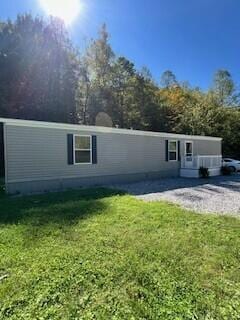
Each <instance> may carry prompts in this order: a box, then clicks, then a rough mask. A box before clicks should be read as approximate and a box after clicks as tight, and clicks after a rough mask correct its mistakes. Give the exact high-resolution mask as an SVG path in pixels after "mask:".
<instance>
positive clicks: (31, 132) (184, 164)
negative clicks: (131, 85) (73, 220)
mask: <svg viewBox="0 0 240 320" xmlns="http://www.w3.org/2000/svg"><path fill="white" fill-rule="evenodd" d="M0 124H1V127H2V141H3V143H2V144H3V146H2V148H1V154H2V156H1V157H0V159H2V160H1V162H3V163H2V164H1V167H2V168H4V176H5V186H6V190H7V192H8V193H10V194H16V193H21V194H28V193H35V192H46V191H52V190H62V189H67V188H75V187H80V186H88V185H102V184H109V183H115V182H117V183H119V182H130V181H136V180H143V179H160V178H163V177H178V176H180V175H181V176H188V177H198V171H199V167H200V166H204V167H207V168H208V169H209V171H210V174H211V175H218V174H219V173H220V167H221V158H222V151H221V144H222V143H221V140H222V139H221V138H217V137H206V136H190V135H183V134H171V133H163V132H147V131H139V130H128V129H117V128H107V127H97V126H83V125H73V124H60V123H49V122H41V121H28V120H16V119H5V118H0Z"/></svg>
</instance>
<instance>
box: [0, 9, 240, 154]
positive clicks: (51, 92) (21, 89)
mask: <svg viewBox="0 0 240 320" xmlns="http://www.w3.org/2000/svg"><path fill="white" fill-rule="evenodd" d="M239 101H240V99H239V92H238V88H237V86H236V84H235V83H234V81H233V79H232V77H231V74H230V73H229V72H228V71H227V70H222V69H220V70H217V71H216V73H215V75H214V76H213V81H212V85H211V87H210V88H209V89H208V90H207V91H203V90H201V89H200V88H195V87H192V86H191V85H190V84H188V83H187V82H179V81H178V79H177V78H176V76H175V75H174V73H173V72H172V71H170V70H167V71H164V72H163V74H162V75H161V77H160V79H159V83H157V82H156V81H155V80H154V79H153V78H152V76H151V73H150V72H149V70H148V69H147V68H146V67H143V68H142V69H141V70H137V69H136V67H135V66H134V64H133V63H132V62H131V61H129V60H128V59H127V58H126V57H123V56H117V55H116V54H115V53H114V52H113V49H112V48H111V45H110V42H109V34H108V32H107V29H106V26H105V25H103V26H102V27H101V28H100V31H99V36H98V37H97V39H93V40H91V41H89V43H88V45H87V46H86V49H85V50H84V52H79V49H78V48H77V47H76V46H75V45H73V43H72V42H71V40H70V37H69V35H68V33H67V31H66V29H65V27H64V25H63V23H62V22H61V21H60V20H59V19H54V18H49V19H43V18H41V17H33V16H31V15H29V14H26V15H19V16H18V17H17V18H16V20H15V21H11V20H8V21H0V117H10V118H20V119H34V120H43V121H54V122H69V123H80V124H95V119H96V116H97V114H99V112H105V113H107V114H108V115H109V116H110V117H111V119H112V121H113V125H114V126H118V127H120V128H134V129H141V130H152V131H165V132H174V133H186V134H197V135H198V134H200V135H211V136H221V137H223V151H224V154H225V155H228V156H234V157H240V108H239V105H240V102H239Z"/></svg>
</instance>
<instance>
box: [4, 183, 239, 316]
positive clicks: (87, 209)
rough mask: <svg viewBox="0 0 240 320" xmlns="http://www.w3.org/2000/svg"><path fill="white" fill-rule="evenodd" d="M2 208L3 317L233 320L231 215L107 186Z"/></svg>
mask: <svg viewBox="0 0 240 320" xmlns="http://www.w3.org/2000/svg"><path fill="white" fill-rule="evenodd" d="M0 208H1V215H0V227H1V228H0V229H1V232H0V243H1V246H0V257H1V258H0V277H1V276H7V277H6V278H5V279H3V280H1V282H0V318H1V319H2V320H5V319H9V320H11V319H24V320H28V319H29V320H32V319H51V320H54V319H104V320H105V319H121V320H122V319H164V320H173V319H181V320H187V319H189V320H190V319H218V320H228V319H231V320H237V319H239V310H240V304H239V301H240V300H239V291H240V278H239V250H240V233H239V230H240V221H239V220H238V219H234V218H230V217H217V216H213V215H198V214H195V213H191V212H189V211H185V210H182V209H180V208H179V207H176V206H174V205H169V204H166V203H163V202H159V203H156V202H155V203H144V202H143V201H139V200H136V199H134V198H133V197H130V196H128V195H123V194H121V193H118V192H116V191H111V190H107V189H90V190H82V191H71V192H66V193H59V194H58V193H53V194H48V195H42V196H33V197H26V198H4V199H0Z"/></svg>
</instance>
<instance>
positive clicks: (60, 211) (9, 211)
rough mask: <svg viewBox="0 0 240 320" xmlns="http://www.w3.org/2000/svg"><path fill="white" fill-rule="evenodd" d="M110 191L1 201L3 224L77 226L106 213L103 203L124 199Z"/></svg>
mask: <svg viewBox="0 0 240 320" xmlns="http://www.w3.org/2000/svg"><path fill="white" fill-rule="evenodd" d="M123 194H124V192H122V191H118V190H112V189H106V188H89V189H80V190H71V191H66V192H59V193H48V194H44V195H37V196H27V197H15V198H14V197H8V196H5V197H3V198H0V224H16V223H24V224H30V225H32V226H40V225H45V224H48V223H63V222H64V224H65V225H70V224H74V223H75V221H76V220H79V219H83V218H86V217H87V216H89V215H92V214H96V213H98V212H99V213H101V211H103V210H104V209H106V204H104V202H103V201H101V199H103V198H107V197H111V196H116V195H123Z"/></svg>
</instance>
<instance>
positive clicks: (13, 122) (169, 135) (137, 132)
mask: <svg viewBox="0 0 240 320" xmlns="http://www.w3.org/2000/svg"><path fill="white" fill-rule="evenodd" d="M0 122H2V123H5V124H7V125H15V126H23V127H38V128H49V129H65V130H74V131H75V130H76V131H78V130H82V131H95V132H102V133H118V134H130V135H131V134H132V135H142V136H152V137H163V138H173V139H174V138H179V139H180V138H182V139H192V140H194V139H195V140H212V141H221V140H222V138H220V137H211V136H200V135H186V134H178V133H167V132H154V131H142V130H132V129H120V128H111V127H100V126H87V125H80V124H69V123H58V122H45V121H36V120H22V119H11V118H0Z"/></svg>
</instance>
